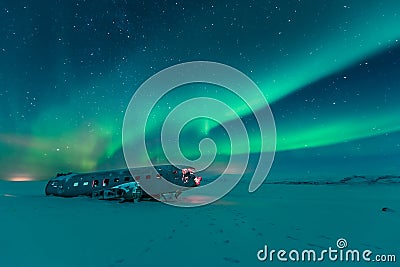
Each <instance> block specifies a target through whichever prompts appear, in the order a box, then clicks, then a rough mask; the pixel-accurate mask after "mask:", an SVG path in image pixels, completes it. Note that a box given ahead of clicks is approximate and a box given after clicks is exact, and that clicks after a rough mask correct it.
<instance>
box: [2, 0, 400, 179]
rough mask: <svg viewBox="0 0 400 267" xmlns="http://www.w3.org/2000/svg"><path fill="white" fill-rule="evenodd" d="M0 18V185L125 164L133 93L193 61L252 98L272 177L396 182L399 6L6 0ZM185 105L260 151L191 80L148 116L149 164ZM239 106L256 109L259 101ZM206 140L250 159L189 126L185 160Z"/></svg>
mask: <svg viewBox="0 0 400 267" xmlns="http://www.w3.org/2000/svg"><path fill="white" fill-rule="evenodd" d="M0 22H1V24H2V25H3V27H2V28H1V29H0V33H1V36H2V38H0V105H1V113H0V157H1V160H0V169H1V170H2V171H1V172H0V179H6V180H13V179H25V178H26V179H48V178H50V177H51V176H53V175H54V174H56V173H57V172H66V171H92V170H98V169H109V168H120V167H124V164H125V162H124V159H123V155H122V151H121V144H122V142H121V139H122V136H121V133H122V122H123V118H124V113H125V110H126V107H127V105H128V103H129V101H130V99H131V97H132V95H133V94H134V92H135V90H136V89H137V88H138V87H139V86H140V85H141V83H142V82H144V81H145V80H146V79H147V78H149V77H150V76H151V75H154V74H155V73H157V72H158V71H160V70H162V69H164V68H166V67H169V66H172V65H174V64H178V63H182V62H186V61H193V60H209V61H216V62H221V63H224V64H228V65H231V66H233V67H235V68H237V69H238V70H240V71H242V72H243V73H245V74H246V75H247V76H249V77H250V78H251V79H253V80H254V82H255V83H256V84H257V85H258V87H259V88H260V89H261V91H262V92H263V94H264V96H265V97H266V99H267V100H268V102H269V104H270V108H271V110H272V112H273V115H274V117H275V122H276V130H277V154H276V160H275V162H274V165H273V168H272V172H271V177H272V178H273V177H282V178H284V177H287V176H289V175H290V176H291V177H292V176H296V177H299V178H302V177H317V176H321V175H323V176H327V177H328V176H338V175H353V174H399V173H400V169H399V168H400V167H399V166H400V165H399V164H398V162H399V160H400V106H399V104H398V102H399V99H400V88H399V86H400V78H399V77H400V76H399V74H400V61H399V59H400V45H399V40H400V27H396V25H400V3H399V2H398V1H286V2H284V3H283V2H282V1H269V2H265V1H250V2H248V3H244V2H242V1H218V2H212V1H196V3H186V2H176V1H162V2H159V1H152V2H145V3H143V2H139V1H86V2H83V1H76V2H72V1H63V2H57V1H24V2H15V1H5V2H4V1H3V4H2V5H1V8H0ZM194 97H212V98H217V99H219V100H221V101H223V102H225V103H226V104H227V105H229V106H230V107H231V108H233V109H234V110H235V111H236V113H237V114H238V115H239V117H240V118H241V120H243V122H245V125H246V128H247V130H248V132H249V136H250V137H251V138H250V149H251V152H252V153H253V154H254V156H257V154H259V153H264V152H268V151H262V149H260V147H261V146H260V142H261V140H260V136H259V130H258V129H257V124H256V121H255V120H254V117H253V116H252V110H251V109H249V108H248V106H247V105H246V104H245V103H244V102H243V101H242V100H240V99H239V98H238V97H235V96H234V95H232V94H231V93H229V92H228V91H227V90H224V89H223V88H219V87H216V86H211V85H206V84H197V85H187V86H184V87H182V88H177V90H176V91H174V92H172V93H171V94H169V95H167V96H166V97H165V98H164V99H162V100H161V101H160V103H159V105H158V106H157V107H156V108H155V109H154V110H153V114H152V115H153V117H154V118H155V119H153V120H152V121H150V122H149V124H148V125H147V127H148V128H147V129H148V141H149V150H150V156H151V158H152V159H154V160H155V161H160V162H162V160H163V153H162V150H161V148H160V145H159V138H158V136H159V130H160V126H161V124H162V122H163V121H164V119H165V117H166V116H167V115H168V113H169V112H170V110H171V109H173V108H174V107H175V106H177V105H179V103H182V102H183V101H185V100H188V99H191V98H194ZM249 104H250V105H251V106H252V107H253V108H254V109H255V110H256V111H263V110H265V105H264V104H263V103H262V101H260V99H256V98H255V99H252V101H251V102H250V103H249ZM215 112H218V109H217V110H215ZM232 119H234V116H232V114H225V117H224V120H225V122H227V123H229V122H232V121H231V120H232ZM206 137H207V138H212V139H213V140H215V142H216V145H217V148H218V153H217V162H216V165H217V166H220V165H224V163H225V161H226V160H227V157H229V156H230V155H240V154H241V153H243V151H245V150H246V148H245V147H243V148H241V147H240V146H239V147H238V148H236V149H235V151H232V149H231V148H232V146H231V144H230V143H229V139H227V137H226V134H225V133H224V131H223V129H221V127H220V126H218V125H217V124H216V123H215V122H213V121H211V120H196V121H193V122H192V123H191V124H189V125H187V127H185V128H184V129H183V132H182V135H181V148H182V151H183V152H184V153H185V154H186V155H187V156H188V157H189V158H193V159H195V158H196V157H198V156H199V150H198V142H199V141H200V140H201V139H203V138H206ZM142 156H144V155H138V157H142ZM250 165H251V164H250ZM290 166H293V167H290Z"/></svg>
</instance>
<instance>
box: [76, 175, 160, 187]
mask: <svg viewBox="0 0 400 267" xmlns="http://www.w3.org/2000/svg"><path fill="white" fill-rule="evenodd" d="M160 177H161V175H157V178H160ZM135 179H136V180H140V176H135ZM146 179H150V175H146ZM120 181H121V179H120V178H114V183H115V184H116V183H119V182H120ZM123 181H124V182H125V183H126V182H133V178H132V177H125V178H124V179H123ZM109 184H110V179H108V178H105V179H103V180H102V181H101V184H100V181H99V180H93V181H92V184H91V185H92V187H98V186H100V185H102V186H108V185H109ZM83 185H84V186H86V185H89V182H83ZM74 186H79V182H75V183H74Z"/></svg>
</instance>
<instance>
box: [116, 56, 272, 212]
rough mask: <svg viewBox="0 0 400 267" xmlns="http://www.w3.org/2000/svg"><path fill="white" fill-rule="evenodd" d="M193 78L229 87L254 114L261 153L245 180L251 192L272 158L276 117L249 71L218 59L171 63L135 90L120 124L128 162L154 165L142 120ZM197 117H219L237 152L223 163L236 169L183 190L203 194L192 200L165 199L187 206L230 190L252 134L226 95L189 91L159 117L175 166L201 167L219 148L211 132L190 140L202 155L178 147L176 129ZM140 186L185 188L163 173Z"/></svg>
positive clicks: (241, 168) (131, 165)
mask: <svg viewBox="0 0 400 267" xmlns="http://www.w3.org/2000/svg"><path fill="white" fill-rule="evenodd" d="M195 83H204V84H210V85H213V86H219V87H222V88H224V89H226V90H229V91H230V92H231V93H233V94H235V95H236V96H237V97H239V98H240V99H241V101H243V103H244V104H245V105H246V106H247V107H248V108H249V109H250V110H251V112H252V115H253V116H254V118H255V119H256V121H257V124H258V129H259V132H260V147H259V151H261V153H260V154H259V157H258V162H257V163H258V164H257V166H256V168H255V170H254V173H253V174H252V179H251V180H250V184H249V192H254V191H255V190H257V188H258V187H259V186H260V185H261V184H262V183H263V181H264V180H265V178H266V176H267V175H268V173H269V170H270V168H271V165H272V162H273V159H274V155H275V144H276V131H275V122H274V118H273V115H272V112H271V110H270V108H269V105H268V103H267V101H266V99H265V97H264V95H263V93H262V92H261V90H260V89H259V88H258V87H257V85H256V84H255V83H254V82H253V81H252V80H251V79H250V78H249V77H247V76H246V75H245V74H243V73H242V72H240V71H239V70H237V69H235V68H232V67H230V66H228V65H224V64H221V63H216V62H208V61H193V62H187V63H182V64H178V65H174V66H172V67H169V68H166V69H164V70H162V71H160V72H158V73H156V74H155V75H153V76H152V77H150V78H149V79H148V80H146V81H145V82H144V83H143V84H142V85H141V86H140V87H139V88H138V89H137V90H136V92H135V94H134V95H133V96H132V98H131V101H130V103H129V105H128V107H127V110H126V113H125V118H124V124H123V130H122V137H123V151H124V156H125V161H126V163H127V165H128V168H135V167H138V166H143V165H145V166H151V165H153V164H152V162H151V160H150V157H149V153H148V150H147V144H146V125H147V124H148V123H149V122H151V120H152V119H153V118H152V117H150V114H151V112H152V110H153V109H154V107H155V106H156V104H157V103H158V102H159V100H160V99H162V98H163V97H165V95H166V94H167V93H169V92H171V91H172V90H174V89H175V88H177V87H180V86H184V85H189V84H195ZM228 100H229V99H228ZM196 106H206V107H208V108H207V109H196V108H194V107H196ZM216 111H217V112H216ZM227 114H228V115H227ZM199 118H203V119H204V118H205V119H211V120H213V121H214V122H217V123H218V124H219V125H220V126H221V127H223V128H224V129H225V131H226V133H227V135H228V138H229V140H230V145H231V151H239V150H240V154H239V155H235V156H234V157H233V156H230V159H229V162H228V164H227V166H226V169H225V170H232V169H235V175H234V176H230V177H229V178H228V179H224V178H225V177H227V176H226V175H227V174H228V172H227V171H224V172H222V173H221V174H220V175H219V177H218V178H217V179H216V180H215V181H213V182H212V183H209V184H206V185H202V186H199V187H195V188H191V189H190V190H187V191H185V194H186V195H187V196H191V195H192V196H207V197H205V198H200V199H201V200H200V201H198V202H196V203H188V202H185V201H180V200H179V199H178V201H174V202H170V203H169V202H168V204H171V205H175V206H184V207H191V206H200V205H205V204H208V203H211V202H213V201H215V200H217V199H219V198H221V197H222V196H224V195H225V194H227V193H228V192H229V191H230V190H232V188H233V187H234V186H235V185H236V184H237V183H238V182H239V180H240V179H241V177H242V176H243V174H244V172H245V170H246V167H247V164H248V161H249V155H250V142H249V139H250V138H249V134H248V132H247V129H246V127H245V125H244V123H243V121H242V120H241V118H240V116H239V115H238V114H237V110H235V107H231V106H230V103H229V101H225V100H224V102H222V101H220V100H218V99H214V98H210V97H207V96H201V97H193V98H190V99H187V100H185V101H183V102H182V103H179V104H178V105H176V106H175V107H173V109H172V110H170V113H169V114H168V116H167V117H166V119H165V121H163V122H162V130H161V136H160V139H161V145H162V150H163V152H164V155H165V157H166V158H167V160H168V162H169V163H170V164H172V165H175V166H188V167H194V168H195V169H196V170H205V169H207V167H209V166H210V165H211V164H212V163H213V161H214V160H215V156H216V154H217V151H216V144H215V142H214V141H213V140H211V139H210V138H205V139H203V140H201V142H200V143H199V144H192V146H196V145H197V146H198V148H199V151H200V157H199V158H198V159H196V160H189V159H188V158H186V157H185V156H184V155H183V153H182V151H181V148H180V144H179V135H180V132H181V131H182V129H183V127H184V126H185V125H187V124H188V123H190V122H191V121H193V120H195V119H199ZM210 151H211V152H210ZM206 152H207V153H206ZM143 157H145V159H143ZM143 161H144V163H143ZM161 180H162V182H161V183H160V181H161ZM141 186H142V187H143V189H144V190H145V191H146V192H147V193H149V194H152V193H154V194H157V192H160V188H161V191H162V189H165V190H164V191H168V192H173V191H179V190H184V189H187V188H182V187H181V186H178V185H175V184H172V183H170V182H169V181H167V180H165V179H158V180H157V183H147V184H141ZM160 200H161V201H162V200H163V199H160Z"/></svg>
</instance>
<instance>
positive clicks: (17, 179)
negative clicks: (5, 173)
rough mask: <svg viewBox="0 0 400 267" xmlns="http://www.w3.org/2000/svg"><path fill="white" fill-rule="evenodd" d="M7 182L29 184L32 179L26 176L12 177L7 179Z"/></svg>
mask: <svg viewBox="0 0 400 267" xmlns="http://www.w3.org/2000/svg"><path fill="white" fill-rule="evenodd" d="M7 181H10V182H29V181H34V179H33V178H32V177H28V176H14V177H10V178H8V179H7Z"/></svg>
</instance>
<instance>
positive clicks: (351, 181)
mask: <svg viewBox="0 0 400 267" xmlns="http://www.w3.org/2000/svg"><path fill="white" fill-rule="evenodd" d="M217 178H218V176H211V177H203V182H204V183H205V184H208V183H211V182H213V181H215V180H216V179H217ZM248 180H249V179H248V177H245V178H243V179H241V180H240V182H246V183H247V182H248ZM263 184H287V185H341V184H343V185H346V184H347V185H359V184H360V185H362V184H365V185H373V184H400V176H399V175H382V176H367V175H353V176H349V177H345V178H326V179H319V178H317V179H312V178H308V179H307V180H306V179H303V180H302V179H301V178H294V179H292V180H290V179H285V180H283V179H280V180H272V181H271V180H268V177H267V179H266V181H265V182H264V183H263Z"/></svg>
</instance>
